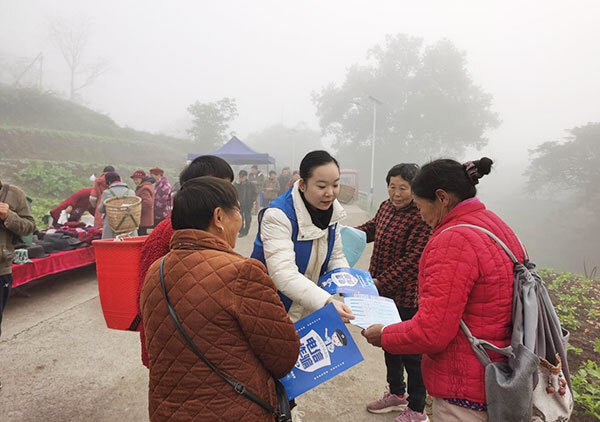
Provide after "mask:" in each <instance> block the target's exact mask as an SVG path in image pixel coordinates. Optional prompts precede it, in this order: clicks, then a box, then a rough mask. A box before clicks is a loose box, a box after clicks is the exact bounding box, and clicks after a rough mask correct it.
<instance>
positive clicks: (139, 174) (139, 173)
mask: <svg viewBox="0 0 600 422" xmlns="http://www.w3.org/2000/svg"><path fill="white" fill-rule="evenodd" d="M144 177H146V172H145V171H144V170H136V171H134V172H133V174H132V175H131V178H132V179H143V178H144Z"/></svg>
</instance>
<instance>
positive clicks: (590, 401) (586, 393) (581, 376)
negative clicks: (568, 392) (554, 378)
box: [571, 360, 600, 418]
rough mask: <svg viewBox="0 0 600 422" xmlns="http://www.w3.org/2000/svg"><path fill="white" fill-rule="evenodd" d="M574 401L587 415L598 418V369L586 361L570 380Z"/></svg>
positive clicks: (593, 363) (599, 386) (599, 381)
mask: <svg viewBox="0 0 600 422" xmlns="http://www.w3.org/2000/svg"><path fill="white" fill-rule="evenodd" d="M571 382H572V384H573V390H574V395H575V401H576V402H577V403H578V404H579V405H580V406H581V407H583V409H584V410H585V412H586V413H587V414H590V415H592V416H595V417H596V418H600V368H599V367H598V364H597V363H596V362H594V361H591V360H588V361H587V362H586V363H584V364H583V365H581V366H580V367H579V370H578V371H577V374H575V376H574V377H572V378H571Z"/></svg>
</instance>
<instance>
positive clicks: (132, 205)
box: [104, 196, 142, 234]
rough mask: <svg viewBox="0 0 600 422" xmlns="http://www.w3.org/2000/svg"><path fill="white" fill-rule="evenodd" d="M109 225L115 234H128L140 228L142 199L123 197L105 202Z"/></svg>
mask: <svg viewBox="0 0 600 422" xmlns="http://www.w3.org/2000/svg"><path fill="white" fill-rule="evenodd" d="M104 209H105V210H106V218H108V225H109V226H110V228H111V229H112V231H113V232H115V234H120V233H127V232H132V231H134V230H137V229H138V228H139V227H140V218H141V217H142V198H138V197H137V196H122V197H115V198H108V199H107V200H106V201H104Z"/></svg>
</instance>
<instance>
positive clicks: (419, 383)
mask: <svg viewBox="0 0 600 422" xmlns="http://www.w3.org/2000/svg"><path fill="white" fill-rule="evenodd" d="M398 312H399V313H400V318H402V321H408V320H409V319H411V318H412V317H414V316H415V314H416V313H417V309H409V308H398ZM385 366H386V367H387V382H388V384H389V385H390V393H392V394H396V395H397V396H402V395H403V394H404V393H405V392H406V384H405V382H404V369H406V372H407V374H408V407H410V408H411V409H412V410H414V411H415V412H423V410H424V409H425V397H426V395H427V392H426V391H425V383H424V382H423V375H422V374H421V355H392V354H390V353H388V352H385Z"/></svg>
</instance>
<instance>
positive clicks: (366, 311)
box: [344, 294, 402, 329]
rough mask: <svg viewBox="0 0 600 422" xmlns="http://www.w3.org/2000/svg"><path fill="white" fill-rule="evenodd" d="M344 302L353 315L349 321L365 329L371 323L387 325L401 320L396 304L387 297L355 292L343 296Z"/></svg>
mask: <svg viewBox="0 0 600 422" xmlns="http://www.w3.org/2000/svg"><path fill="white" fill-rule="evenodd" d="M344 302H345V303H346V305H348V306H349V307H350V309H352V313H353V314H354V316H355V318H354V319H351V320H350V322H351V323H352V324H354V325H358V326H359V327H361V328H365V329H366V328H369V327H370V326H371V325H373V324H384V325H389V324H396V323H398V322H402V320H401V319H400V314H399V313H398V308H397V307H396V304H395V303H394V301H393V300H392V299H389V298H387V297H381V296H370V295H361V294H357V295H353V296H347V297H344Z"/></svg>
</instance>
